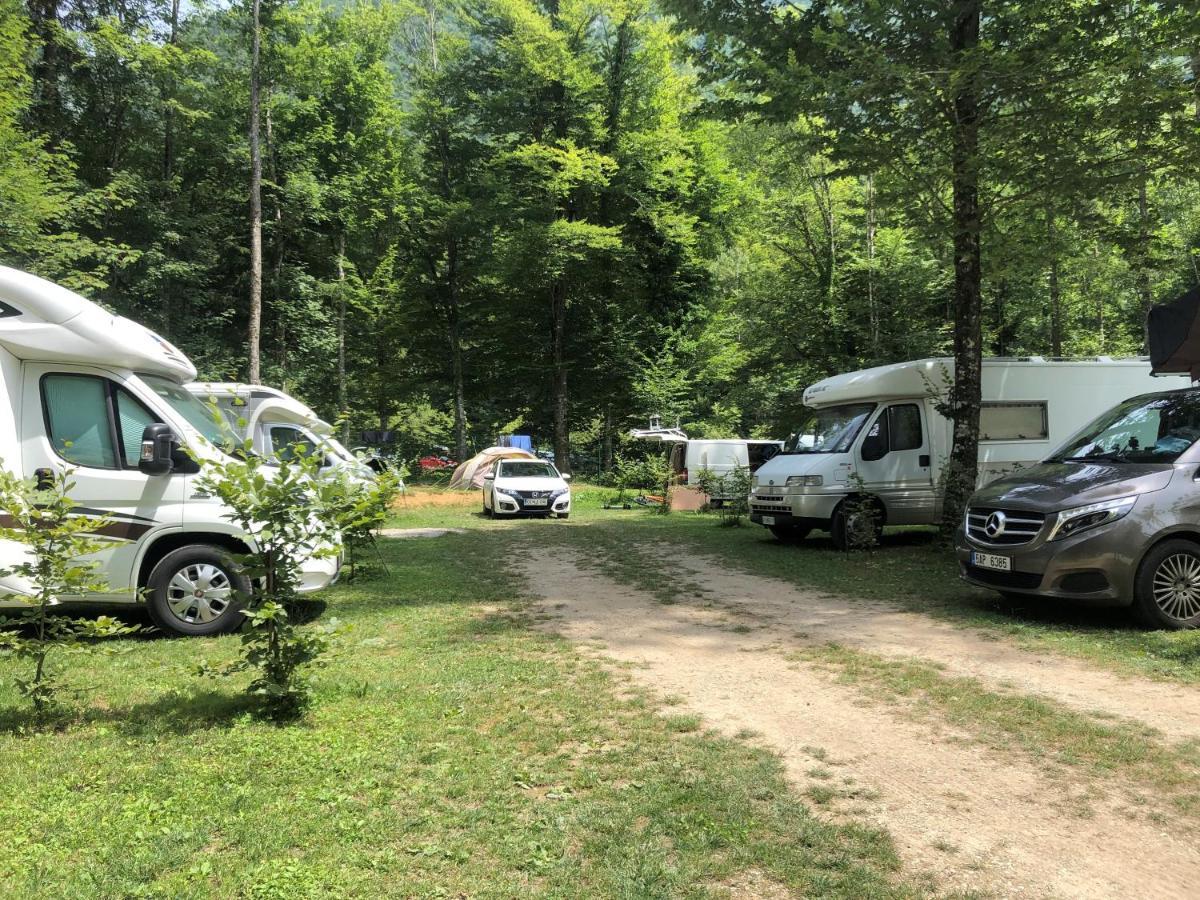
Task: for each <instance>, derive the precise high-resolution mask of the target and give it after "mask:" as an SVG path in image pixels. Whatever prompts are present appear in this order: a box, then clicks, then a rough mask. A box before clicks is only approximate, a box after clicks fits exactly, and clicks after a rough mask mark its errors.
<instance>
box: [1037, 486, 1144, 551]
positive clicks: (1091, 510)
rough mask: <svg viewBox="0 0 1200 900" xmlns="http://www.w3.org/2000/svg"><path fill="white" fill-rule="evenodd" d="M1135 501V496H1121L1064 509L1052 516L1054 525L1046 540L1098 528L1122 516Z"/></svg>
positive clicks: (1056, 539) (1059, 538) (1058, 539)
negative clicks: (1115, 498)
mask: <svg viewBox="0 0 1200 900" xmlns="http://www.w3.org/2000/svg"><path fill="white" fill-rule="evenodd" d="M1135 503H1137V497H1136V496H1134V497H1121V498H1119V499H1117V500H1105V501H1104V502H1102V503H1089V504H1088V505H1087V506H1077V507H1075V508H1074V509H1064V510H1063V511H1062V512H1060V513H1057V514H1056V515H1055V516H1054V525H1053V526H1052V527H1051V529H1050V536H1049V537H1048V538H1046V540H1048V541H1061V540H1062V539H1063V538H1068V537H1070V536H1071V535H1073V534H1079V532H1081V531H1088V530H1089V529H1092V528H1099V527H1100V526H1101V525H1107V524H1108V523H1109V522H1115V521H1117V519H1119V518H1121V517H1122V516H1124V515H1125V514H1126V513H1128V512H1129V511H1130V510H1131V509H1133V505H1134V504H1135Z"/></svg>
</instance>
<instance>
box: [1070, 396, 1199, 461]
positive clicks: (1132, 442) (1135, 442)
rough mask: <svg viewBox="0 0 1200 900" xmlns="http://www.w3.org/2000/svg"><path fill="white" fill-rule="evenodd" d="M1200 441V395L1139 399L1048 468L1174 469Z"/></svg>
mask: <svg viewBox="0 0 1200 900" xmlns="http://www.w3.org/2000/svg"><path fill="white" fill-rule="evenodd" d="M1198 440H1200V392H1191V391H1189V392H1187V393H1182V394H1163V395H1160V396H1157V397H1134V398H1133V399H1132V400H1126V401H1125V402H1124V403H1122V404H1121V405H1120V406H1117V407H1115V408H1114V409H1112V410H1110V411H1109V412H1108V413H1106V414H1105V415H1103V416H1101V417H1100V418H1099V419H1097V420H1096V421H1095V422H1093V423H1092V424H1091V425H1090V426H1088V427H1087V428H1086V429H1084V430H1083V431H1081V432H1080V433H1079V434H1077V435H1076V436H1075V437H1073V438H1072V439H1071V440H1069V441H1068V442H1067V443H1066V445H1065V446H1064V447H1063V448H1062V449H1061V450H1059V451H1058V453H1056V454H1054V456H1052V457H1050V459H1048V460H1047V462H1081V463H1082V462H1092V461H1094V460H1105V461H1107V462H1122V463H1172V462H1175V460H1176V459H1178V458H1179V457H1180V456H1181V455H1182V454H1183V451H1184V450H1186V449H1188V447H1190V446H1192V444H1194V443H1196V441H1198Z"/></svg>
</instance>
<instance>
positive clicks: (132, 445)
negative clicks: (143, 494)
mask: <svg viewBox="0 0 1200 900" xmlns="http://www.w3.org/2000/svg"><path fill="white" fill-rule="evenodd" d="M114 397H115V400H116V406H117V431H118V432H120V436H121V445H122V447H123V448H124V456H125V465H126V466H128V467H130V468H135V469H136V468H137V464H138V457H139V456H140V455H141V451H142V432H143V431H145V430H146V426H147V425H153V424H154V423H155V422H156V421H158V420H157V419H155V417H154V416H152V415H150V413H149V412H148V411H147V410H146V407H144V406H142V404H141V403H139V402H138V401H137V400H135V399H134V397H133V395H132V394H130V393H129V392H128V391H126V390H125V389H124V388H117V389H116V391H115V392H114Z"/></svg>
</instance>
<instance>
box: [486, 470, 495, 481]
mask: <svg viewBox="0 0 1200 900" xmlns="http://www.w3.org/2000/svg"><path fill="white" fill-rule="evenodd" d="M483 480H484V481H495V480H496V473H495V472H488V473H487V474H486V475H484V476H483Z"/></svg>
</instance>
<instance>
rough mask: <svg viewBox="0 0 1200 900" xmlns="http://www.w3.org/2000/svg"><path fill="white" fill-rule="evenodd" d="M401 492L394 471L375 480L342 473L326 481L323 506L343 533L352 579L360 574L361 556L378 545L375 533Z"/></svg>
mask: <svg viewBox="0 0 1200 900" xmlns="http://www.w3.org/2000/svg"><path fill="white" fill-rule="evenodd" d="M399 491H400V475H399V474H397V473H395V472H392V471H387V472H384V473H383V474H381V475H379V476H378V477H377V478H376V479H374V480H372V481H363V480H361V479H355V478H352V477H351V476H350V475H349V473H342V474H339V475H338V476H336V477H334V478H328V479H326V480H325V481H324V482H323V484H322V490H321V494H322V504H321V505H322V508H323V509H324V510H325V511H326V514H327V515H329V516H330V517H331V518H332V524H333V525H334V526H335V527H336V528H337V530H338V532H339V533H340V534H341V538H342V544H343V546H344V547H345V548H346V563H347V565H348V567H349V570H350V571H349V574H348V577H349V578H353V577H354V576H355V574H357V570H356V566H357V563H358V560H359V557H360V556H362V555H363V553H364V552H365V551H366V550H367V549H368V548H370V547H374V546H375V532H376V531H377V530H378V529H379V528H380V527H381V526H382V525H383V523H384V522H385V521H386V520H387V516H388V513H389V512H390V511H391V508H392V502H393V501H394V500H395V499H396V496H397V494H398V493H399Z"/></svg>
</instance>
